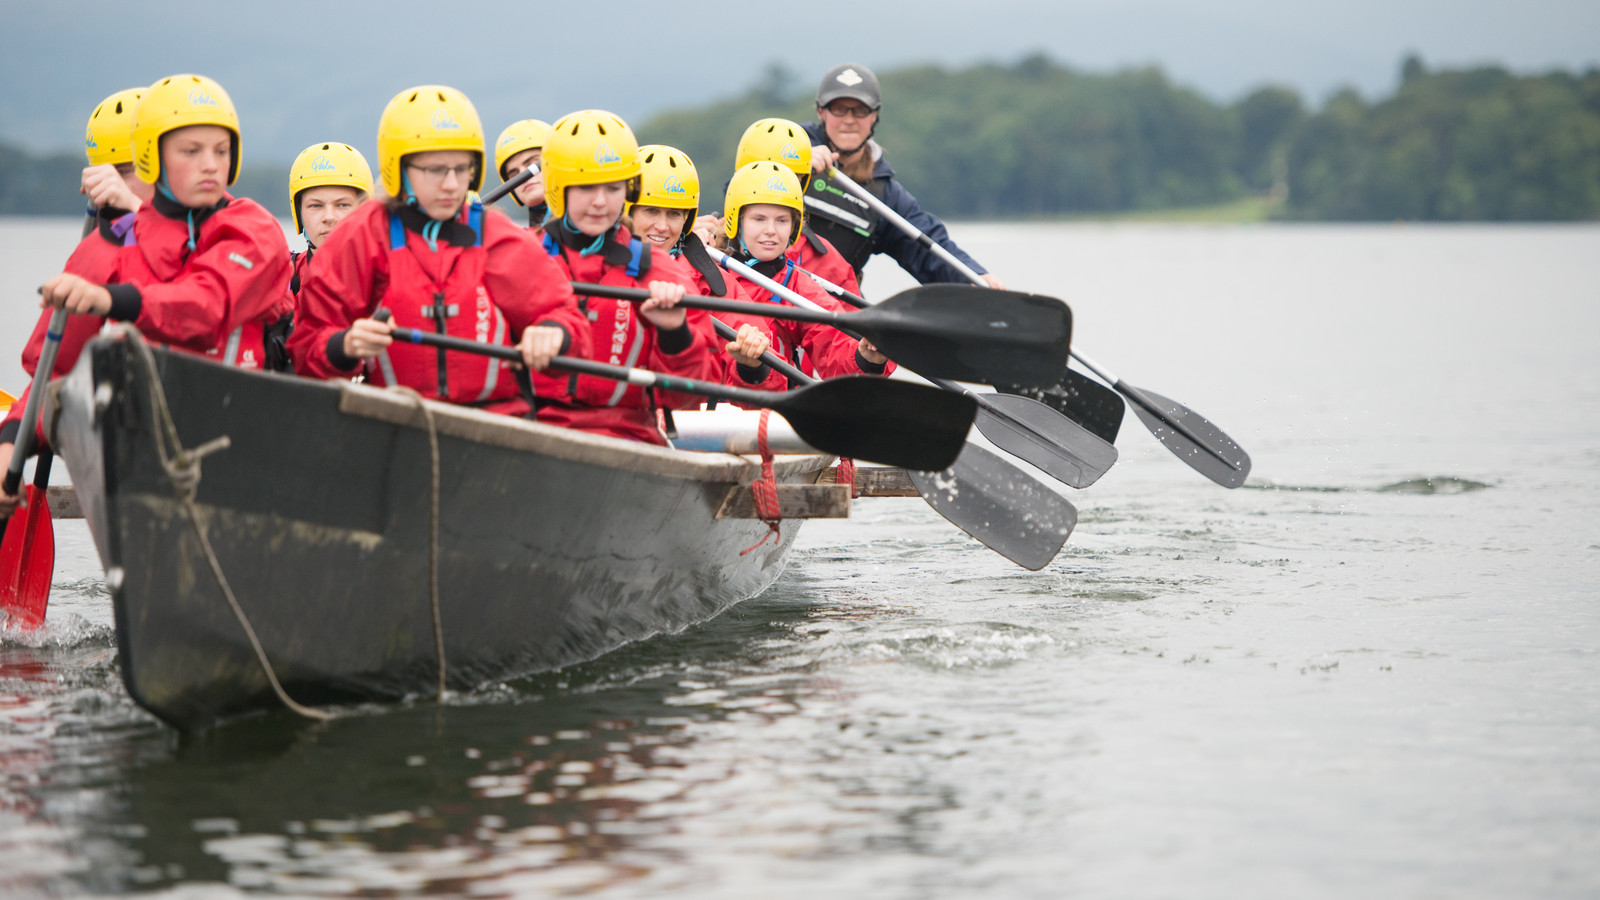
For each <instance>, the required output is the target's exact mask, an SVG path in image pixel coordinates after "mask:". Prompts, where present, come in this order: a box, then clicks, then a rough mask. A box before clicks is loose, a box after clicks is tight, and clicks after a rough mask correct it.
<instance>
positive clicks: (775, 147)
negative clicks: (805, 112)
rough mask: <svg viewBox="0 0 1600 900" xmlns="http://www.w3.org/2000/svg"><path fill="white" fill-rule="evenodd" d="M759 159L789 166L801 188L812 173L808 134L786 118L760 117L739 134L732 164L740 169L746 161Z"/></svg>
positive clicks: (750, 161)
mask: <svg viewBox="0 0 1600 900" xmlns="http://www.w3.org/2000/svg"><path fill="white" fill-rule="evenodd" d="M762 160H766V161H768V162H775V163H778V164H779V165H783V166H788V167H789V170H790V171H792V172H794V174H795V177H796V178H799V179H800V187H801V189H802V190H804V189H805V186H806V181H807V180H808V179H809V178H810V177H811V138H810V137H809V136H808V135H807V134H806V132H805V129H803V128H801V127H800V126H799V125H797V124H795V123H794V122H791V121H789V120H788V119H762V120H761V121H759V122H756V123H754V124H752V125H751V126H750V127H749V128H746V129H745V130H744V136H743V137H741V138H739V149H738V151H737V152H735V153H734V157H733V167H734V168H735V169H742V168H744V167H745V165H746V164H747V163H753V162H760V161H762Z"/></svg>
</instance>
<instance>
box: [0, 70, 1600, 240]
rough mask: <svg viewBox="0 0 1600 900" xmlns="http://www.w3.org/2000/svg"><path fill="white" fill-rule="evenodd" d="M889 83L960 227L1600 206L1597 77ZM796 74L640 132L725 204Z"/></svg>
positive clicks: (668, 116)
mask: <svg viewBox="0 0 1600 900" xmlns="http://www.w3.org/2000/svg"><path fill="white" fill-rule="evenodd" d="M879 74H880V76H881V79H882V82H883V90H884V96H885V98H886V105H885V109H884V115H883V118H882V121H881V124H880V126H879V129H878V133H877V138H878V140H879V141H880V143H882V144H883V145H884V146H885V147H886V148H887V151H888V154H889V158H890V161H891V162H892V163H893V165H894V167H895V170H896V172H897V174H898V177H899V178H900V180H901V181H902V182H903V183H904V184H906V185H907V186H908V187H909V188H910V189H911V190H912V191H913V192H914V193H915V194H916V195H917V196H918V198H919V199H920V200H921V201H922V203H923V205H924V206H926V207H928V208H930V209H933V210H937V211H938V212H939V213H940V214H941V215H943V216H945V217H947V218H966V219H1017V218H1054V217H1072V216H1093V215H1116V214H1122V213H1141V212H1151V211H1159V210H1167V209H1176V208H1186V207H1196V206H1208V205H1222V204H1229V203H1235V202H1238V201H1240V200H1243V199H1246V198H1258V199H1260V200H1261V201H1262V205H1261V208H1262V209H1264V210H1265V213H1266V214H1267V215H1270V216H1271V217H1273V218H1280V219H1292V220H1319V221H1363V220H1367V221H1371V220H1392V219H1407V220H1417V221H1571V220H1583V219H1594V218H1597V217H1600V70H1589V71H1587V72H1585V73H1582V74H1577V75H1575V74H1571V73H1567V72H1560V71H1557V72H1551V73H1547V74H1540V75H1516V74H1513V73H1511V72H1508V71H1507V70H1505V69H1502V68H1498V67H1480V68H1474V69H1461V70H1438V71H1430V70H1428V69H1427V67H1426V66H1425V65H1424V64H1423V62H1422V61H1421V60H1420V59H1418V58H1416V57H1411V58H1408V59H1406V60H1405V61H1403V63H1402V64H1401V67H1400V79H1399V84H1398V86H1397V88H1396V89H1395V91H1394V92H1393V93H1392V94H1390V95H1389V96H1387V97H1384V98H1381V99H1377V100H1371V101H1369V100H1366V99H1364V98H1362V97H1361V96H1360V95H1359V94H1357V93H1356V92H1354V91H1343V92H1340V93H1338V94H1335V95H1334V96H1332V97H1330V98H1328V99H1327V100H1326V101H1325V102H1323V103H1322V104H1321V105H1320V107H1316V108H1313V107H1312V106H1310V105H1308V104H1307V102H1306V101H1305V99H1304V98H1302V97H1301V96H1300V95H1299V94H1298V93H1296V92H1294V91H1292V90H1289V89H1286V88H1282V87H1273V86H1266V87H1262V88H1259V89H1257V90H1255V91H1253V92H1251V93H1250V94H1248V95H1246V96H1245V97H1243V98H1241V99H1239V100H1237V101H1235V102H1232V103H1219V102H1216V101H1214V100H1211V99H1209V98H1207V97H1205V96H1204V95H1202V94H1200V93H1198V92H1196V91H1193V90H1190V89H1188V88H1185V87H1182V86H1180V85H1175V84H1173V83H1172V82H1171V81H1170V80H1169V79H1168V78H1167V77H1166V75H1165V74H1163V72H1162V71H1161V70H1160V69H1159V68H1145V69H1134V70H1127V71H1122V72H1117V73H1113V74H1091V73H1084V72H1078V71H1075V70H1072V69H1070V68H1067V67H1064V66H1062V65H1060V64H1058V63H1055V62H1053V61H1051V60H1049V59H1048V58H1046V57H1043V56H1033V57H1029V58H1027V59H1024V60H1022V61H1020V62H1018V63H1015V64H1012V65H980V66H973V67H969V68H964V69H946V68H942V67H937V66H923V67H912V68H903V69H897V70H892V71H884V72H880V73H879ZM791 83H792V82H791V80H789V79H786V78H784V77H782V74H781V73H780V72H774V73H772V77H770V78H768V79H766V80H765V82H764V83H763V84H761V85H759V86H757V87H754V88H752V89H750V90H747V91H745V92H744V93H743V94H741V95H739V96H737V97H732V98H730V99H727V100H723V101H720V102H716V103H712V104H708V105H705V106H701V107H698V108H694V109H684V110H674V111H668V112H664V113H661V114H659V115H656V116H654V117H651V118H649V119H647V120H645V121H643V122H641V123H636V124H637V125H638V128H637V131H638V134H639V136H640V139H641V140H642V141H645V142H648V143H663V144H670V145H673V146H676V147H679V148H681V149H682V150H684V151H685V152H687V153H688V154H689V155H690V157H691V158H692V159H694V160H695V162H696V164H697V166H698V167H699V169H700V172H701V178H702V187H703V190H704V191H705V193H706V196H707V197H708V198H709V197H715V196H716V195H717V194H718V193H720V189H721V186H722V183H723V182H724V181H725V178H726V176H725V174H723V173H726V172H728V171H730V170H731V168H732V164H733V148H734V145H735V144H736V143H737V141H738V138H739V135H740V133H741V132H742V131H743V130H744V127H745V125H747V124H749V123H750V122H752V121H754V120H755V119H757V118H760V117H762V116H770V115H785V116H789V117H791V118H795V119H798V120H801V121H804V120H806V119H809V118H810V117H811V113H812V109H811V103H810V98H809V95H808V94H807V93H806V92H803V91H800V90H798V89H795V88H793V87H791V86H790V85H791ZM554 115H555V114H554V113H552V114H551V116H550V117H551V118H553V117H554ZM485 125H486V127H489V128H490V130H491V132H494V131H495V130H497V127H498V126H497V124H496V123H485ZM82 166H83V163H82V157H81V155H78V154H66V153H62V154H56V155H51V156H47V157H36V156H30V155H28V154H26V153H23V152H21V151H19V150H17V149H15V148H13V147H10V146H7V145H4V144H0V213H8V214H44V215H70V214H74V213H76V212H78V211H79V209H80V208H81V204H80V203H79V202H78V198H77V197H76V195H69V196H66V197H63V196H62V190H61V186H62V185H63V184H70V185H76V182H77V177H78V171H79V170H80V169H81V168H82ZM286 173H287V168H286V167H271V166H265V167H256V168H250V167H249V166H248V165H247V168H246V170H245V173H244V177H243V179H242V180H241V184H240V185H239V189H238V191H237V193H239V194H242V195H245V196H253V197H256V198H257V199H258V200H261V201H262V202H264V203H265V204H266V205H267V206H268V208H269V209H272V210H274V211H275V212H278V213H279V214H280V215H286V214H287V209H286V208H283V209H280V207H285V204H286V202H287V200H286V197H284V196H282V194H283V190H282V189H281V185H282V184H283V183H284V182H285V179H286V177H287V175H286ZM491 181H492V179H491Z"/></svg>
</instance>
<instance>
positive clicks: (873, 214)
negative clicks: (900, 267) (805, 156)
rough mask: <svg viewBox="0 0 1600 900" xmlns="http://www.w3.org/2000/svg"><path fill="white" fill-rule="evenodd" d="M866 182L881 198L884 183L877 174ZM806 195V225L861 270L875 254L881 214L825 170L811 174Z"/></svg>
mask: <svg viewBox="0 0 1600 900" xmlns="http://www.w3.org/2000/svg"><path fill="white" fill-rule="evenodd" d="M864 186H865V187H866V189H867V190H868V191H869V192H871V193H872V194H873V195H874V196H876V197H878V198H879V199H882V197H883V186H882V185H880V184H878V180H877V179H876V178H869V179H867V181H866V184H865V185H864ZM804 199H805V205H806V225H807V227H808V228H810V229H811V230H812V232H813V233H815V234H816V235H817V236H819V237H822V238H825V239H826V240H827V241H828V243H830V244H832V245H833V249H834V250H836V251H838V253H839V255H840V256H842V257H843V258H844V260H845V262H847V263H849V264H850V268H851V269H853V270H855V271H857V272H860V271H861V268H862V267H863V266H865V265H866V264H867V260H868V259H870V258H871V257H872V251H873V248H874V247H875V245H876V242H875V240H874V238H873V234H874V232H875V231H876V230H877V227H878V222H879V221H880V219H881V218H882V217H881V216H879V215H878V212H877V211H876V210H874V209H873V208H872V207H871V206H868V205H867V202H866V201H865V200H862V199H861V198H859V197H857V196H855V195H854V194H851V193H849V192H847V191H845V190H844V189H843V188H839V187H836V186H834V185H833V184H832V183H831V182H830V181H829V179H828V175H827V173H825V172H824V173H819V174H817V175H813V176H812V177H811V180H810V181H809V182H808V183H807V184H806V192H805V198H804ZM829 280H832V279H829Z"/></svg>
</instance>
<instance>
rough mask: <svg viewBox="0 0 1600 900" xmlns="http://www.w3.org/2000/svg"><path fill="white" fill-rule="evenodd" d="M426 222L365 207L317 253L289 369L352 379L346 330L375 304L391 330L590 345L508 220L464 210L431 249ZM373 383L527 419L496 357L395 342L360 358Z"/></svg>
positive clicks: (546, 266) (558, 276)
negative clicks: (532, 331)
mask: <svg viewBox="0 0 1600 900" xmlns="http://www.w3.org/2000/svg"><path fill="white" fill-rule="evenodd" d="M429 221H431V220H429V219H428V218H427V217H426V216H425V215H424V214H423V213H421V212H420V211H418V210H416V209H415V208H414V207H402V208H401V209H399V210H397V211H393V212H391V211H390V210H389V208H388V207H387V206H385V205H384V204H382V203H377V202H372V203H367V204H364V205H362V206H361V207H360V208H359V209H357V210H356V211H355V212H353V213H351V214H350V217H349V218H348V219H346V220H345V221H343V222H341V223H339V227H338V228H337V229H336V230H335V231H334V232H333V234H332V235H330V236H329V238H328V241H327V244H326V245H325V246H323V247H320V248H318V250H317V252H316V253H315V254H314V255H313V258H312V262H311V265H310V266H309V267H308V268H307V270H306V275H305V278H304V280H303V281H302V283H301V285H300V307H299V311H298V313H297V322H296V324H295V329H294V332H293V334H291V335H290V337H289V354H290V356H291V357H292V358H293V360H294V366H295V371H296V372H298V373H299V374H301V375H309V376H313V377H317V378H349V377H350V376H351V375H353V374H355V373H356V371H357V370H358V369H359V368H360V367H361V361H360V360H357V359H353V358H351V357H348V356H346V355H345V354H344V349H343V347H344V332H345V331H346V329H348V328H349V327H350V324H351V323H352V322H354V321H355V320H357V319H361V318H367V317H370V316H371V315H372V314H373V313H375V312H376V311H377V310H378V308H379V307H380V306H382V307H383V308H385V309H388V310H389V311H390V313H391V314H392V315H393V319H392V321H393V322H394V324H395V325H397V326H401V327H407V328H420V329H422V330H425V331H436V332H437V331H442V332H444V333H446V334H451V335H455V336H456V337H463V338H468V339H471V340H476V341H485V342H488V343H493V344H499V345H503V346H510V345H514V344H515V343H516V342H517V341H519V340H520V339H521V338H522V333H523V331H524V330H526V329H527V328H528V327H529V326H531V325H554V326H557V327H560V328H561V329H562V330H564V331H565V332H566V333H567V335H568V347H567V349H566V351H565V352H568V353H572V352H582V351H585V350H587V343H588V328H587V324H588V323H587V322H585V321H584V319H583V316H582V314H581V313H580V312H579V311H578V307H577V305H576V303H575V302H574V300H573V295H572V288H571V287H570V286H569V285H568V284H567V281H566V278H565V276H564V275H563V274H562V273H561V271H560V270H559V269H558V268H557V267H556V266H555V265H554V264H552V263H551V261H550V259H549V257H548V256H547V255H546V254H545V252H544V249H543V248H542V247H540V246H539V243H538V241H537V240H535V239H534V238H533V237H532V236H530V235H529V234H528V232H527V231H526V230H524V229H521V228H518V227H517V226H516V225H514V224H512V222H511V220H509V219H507V218H506V217H505V215H504V214H502V213H500V212H498V211H496V210H492V209H491V210H484V209H483V208H482V207H480V206H478V205H477V204H475V203H474V204H465V205H463V207H462V212H461V215H460V216H458V217H457V218H455V219H452V220H450V221H449V222H445V223H443V224H442V226H441V227H440V228H439V232H438V234H437V236H436V238H435V240H434V243H433V245H432V246H430V244H429V241H428V239H427V238H425V237H424V236H423V235H422V233H421V232H422V229H423V227H424V226H426V225H427V224H428V222H429ZM366 374H367V377H368V379H369V380H371V381H373V382H374V383H376V384H382V385H404V386H406V387H410V388H412V389H414V390H416V391H417V392H418V393H420V394H422V395H423V396H424V397H429V398H436V399H442V400H448V401H450V402H452V403H462V404H468V405H474V406H479V407H482V408H484V409H488V410H491V411H493V412H502V413H506V414H509V415H525V414H526V413H527V412H528V410H529V406H528V403H527V402H526V400H525V399H524V398H523V396H522V395H521V392H520V391H519V389H518V387H517V381H516V378H515V377H514V376H513V373H512V371H511V370H510V368H509V366H508V365H507V364H506V363H505V362H504V361H502V360H492V359H489V358H487V357H482V356H477V355H474V354H470V353H457V352H451V351H445V350H440V349H436V348H432V347H423V346H419V345H415V344H403V343H399V342H396V343H395V344H393V345H391V346H390V347H389V348H388V350H386V351H385V352H384V353H383V354H380V355H379V356H378V357H376V358H375V359H372V360H368V361H367V363H366Z"/></svg>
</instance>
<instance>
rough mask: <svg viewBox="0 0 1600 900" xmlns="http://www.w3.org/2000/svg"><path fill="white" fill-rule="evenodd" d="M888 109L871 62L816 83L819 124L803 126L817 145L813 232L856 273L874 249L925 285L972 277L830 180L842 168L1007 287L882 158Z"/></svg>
mask: <svg viewBox="0 0 1600 900" xmlns="http://www.w3.org/2000/svg"><path fill="white" fill-rule="evenodd" d="M882 106H883V100H882V95H881V92H880V90H879V87H878V76H876V75H874V74H873V73H872V70H871V69H869V68H867V67H866V66H862V65H856V64H854V63H845V64H842V65H837V66H834V67H833V68H832V69H829V70H828V73H827V74H826V75H824V76H823V77H822V84H821V86H820V87H818V88H817V121H815V122H808V123H807V124H806V125H805V130H806V133H807V134H808V135H810V137H811V143H812V147H811V168H812V171H813V172H814V173H816V175H815V176H814V177H813V178H812V179H811V182H810V184H808V185H807V186H806V211H807V212H808V213H810V214H811V215H810V216H809V220H810V222H811V228H812V230H814V231H815V232H816V233H817V234H819V235H821V236H822V237H824V238H826V239H827V240H828V241H829V242H830V243H831V244H833V246H834V247H835V248H836V249H837V250H838V251H839V253H840V254H841V255H843V256H844V258H845V259H846V260H847V261H849V263H850V266H851V268H853V269H854V270H855V273H856V276H857V278H859V277H860V275H861V269H862V267H863V266H865V265H866V264H867V260H868V259H869V258H870V257H871V256H872V255H873V254H874V253H882V254H885V255H887V256H889V257H891V258H893V259H894V261H895V262H897V263H899V264H900V268H902V269H905V270H906V271H907V272H909V273H910V274H911V275H912V277H914V278H916V279H917V281H919V282H922V283H923V284H927V283H929V282H934V281H943V282H956V283H962V282H965V281H966V279H965V278H963V277H962V276H961V273H959V272H956V271H955V270H953V269H951V268H950V267H949V266H947V265H946V264H945V263H944V261H942V260H941V259H939V258H938V257H937V256H935V255H934V254H933V252H932V251H931V250H928V249H927V248H925V247H923V246H921V245H920V244H918V243H917V241H916V240H915V239H913V238H911V237H908V236H907V235H906V234H905V233H904V232H902V231H901V230H900V229H898V228H896V227H894V225H892V224H891V223H889V222H888V221H887V220H885V219H883V218H882V217H881V216H879V215H878V214H877V213H876V212H874V211H873V210H872V208H871V207H870V206H868V205H867V204H866V203H864V202H862V201H861V200H860V199H858V198H856V197H855V196H853V195H851V194H850V193H848V192H846V191H844V190H842V189H841V188H838V187H835V186H833V185H831V184H829V179H828V178H827V175H826V173H827V171H828V169H829V167H831V166H837V167H838V168H839V170H840V171H841V172H843V173H844V174H845V176H846V177H848V178H849V179H850V180H851V181H854V182H855V183H856V184H859V185H861V186H862V187H865V188H866V189H867V190H869V191H871V192H872V193H873V194H875V195H877V196H878V197H879V198H880V199H881V200H883V202H884V203H885V204H886V205H887V206H888V207H889V208H890V209H892V210H894V211H895V212H897V213H899V214H900V215H901V216H903V217H905V218H906V219H907V220H908V221H910V222H911V224H913V225H915V226H917V228H918V230H920V231H921V232H922V233H923V234H925V235H927V236H928V237H929V238H931V239H933V241H934V242H935V243H937V244H940V245H941V246H943V247H944V248H945V249H946V250H949V251H950V252H951V253H952V254H954V255H955V256H956V258H958V259H960V260H961V261H962V262H964V263H966V264H967V265H969V266H971V267H972V269H973V270H974V271H976V272H978V273H979V274H981V275H983V278H984V280H985V281H987V282H988V283H989V286H990V287H996V288H1003V287H1004V285H1003V284H1001V282H1000V279H999V278H997V277H995V276H994V275H991V274H988V273H987V272H986V271H985V270H984V268H983V267H982V266H980V265H978V263H977V262H976V261H974V260H973V259H972V257H970V256H968V255H967V253H966V251H964V250H962V249H961V248H960V247H958V246H956V243H955V241H952V240H951V239H950V234H949V232H947V231H946V230H945V227H944V223H943V222H941V221H939V219H938V217H936V216H934V215H933V214H932V213H929V212H927V211H925V210H924V209H922V207H921V206H919V205H918V204H917V198H916V197H913V196H911V192H910V191H907V190H906V189H905V188H904V187H902V186H901V184H900V182H898V181H896V180H895V177H894V169H893V168H892V167H890V165H889V161H888V160H887V159H885V158H884V155H883V148H882V147H881V146H879V145H878V142H877V141H874V140H873V139H872V135H873V133H874V132H875V131H876V130H877V128H878V120H879V117H880V115H881V112H882Z"/></svg>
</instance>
